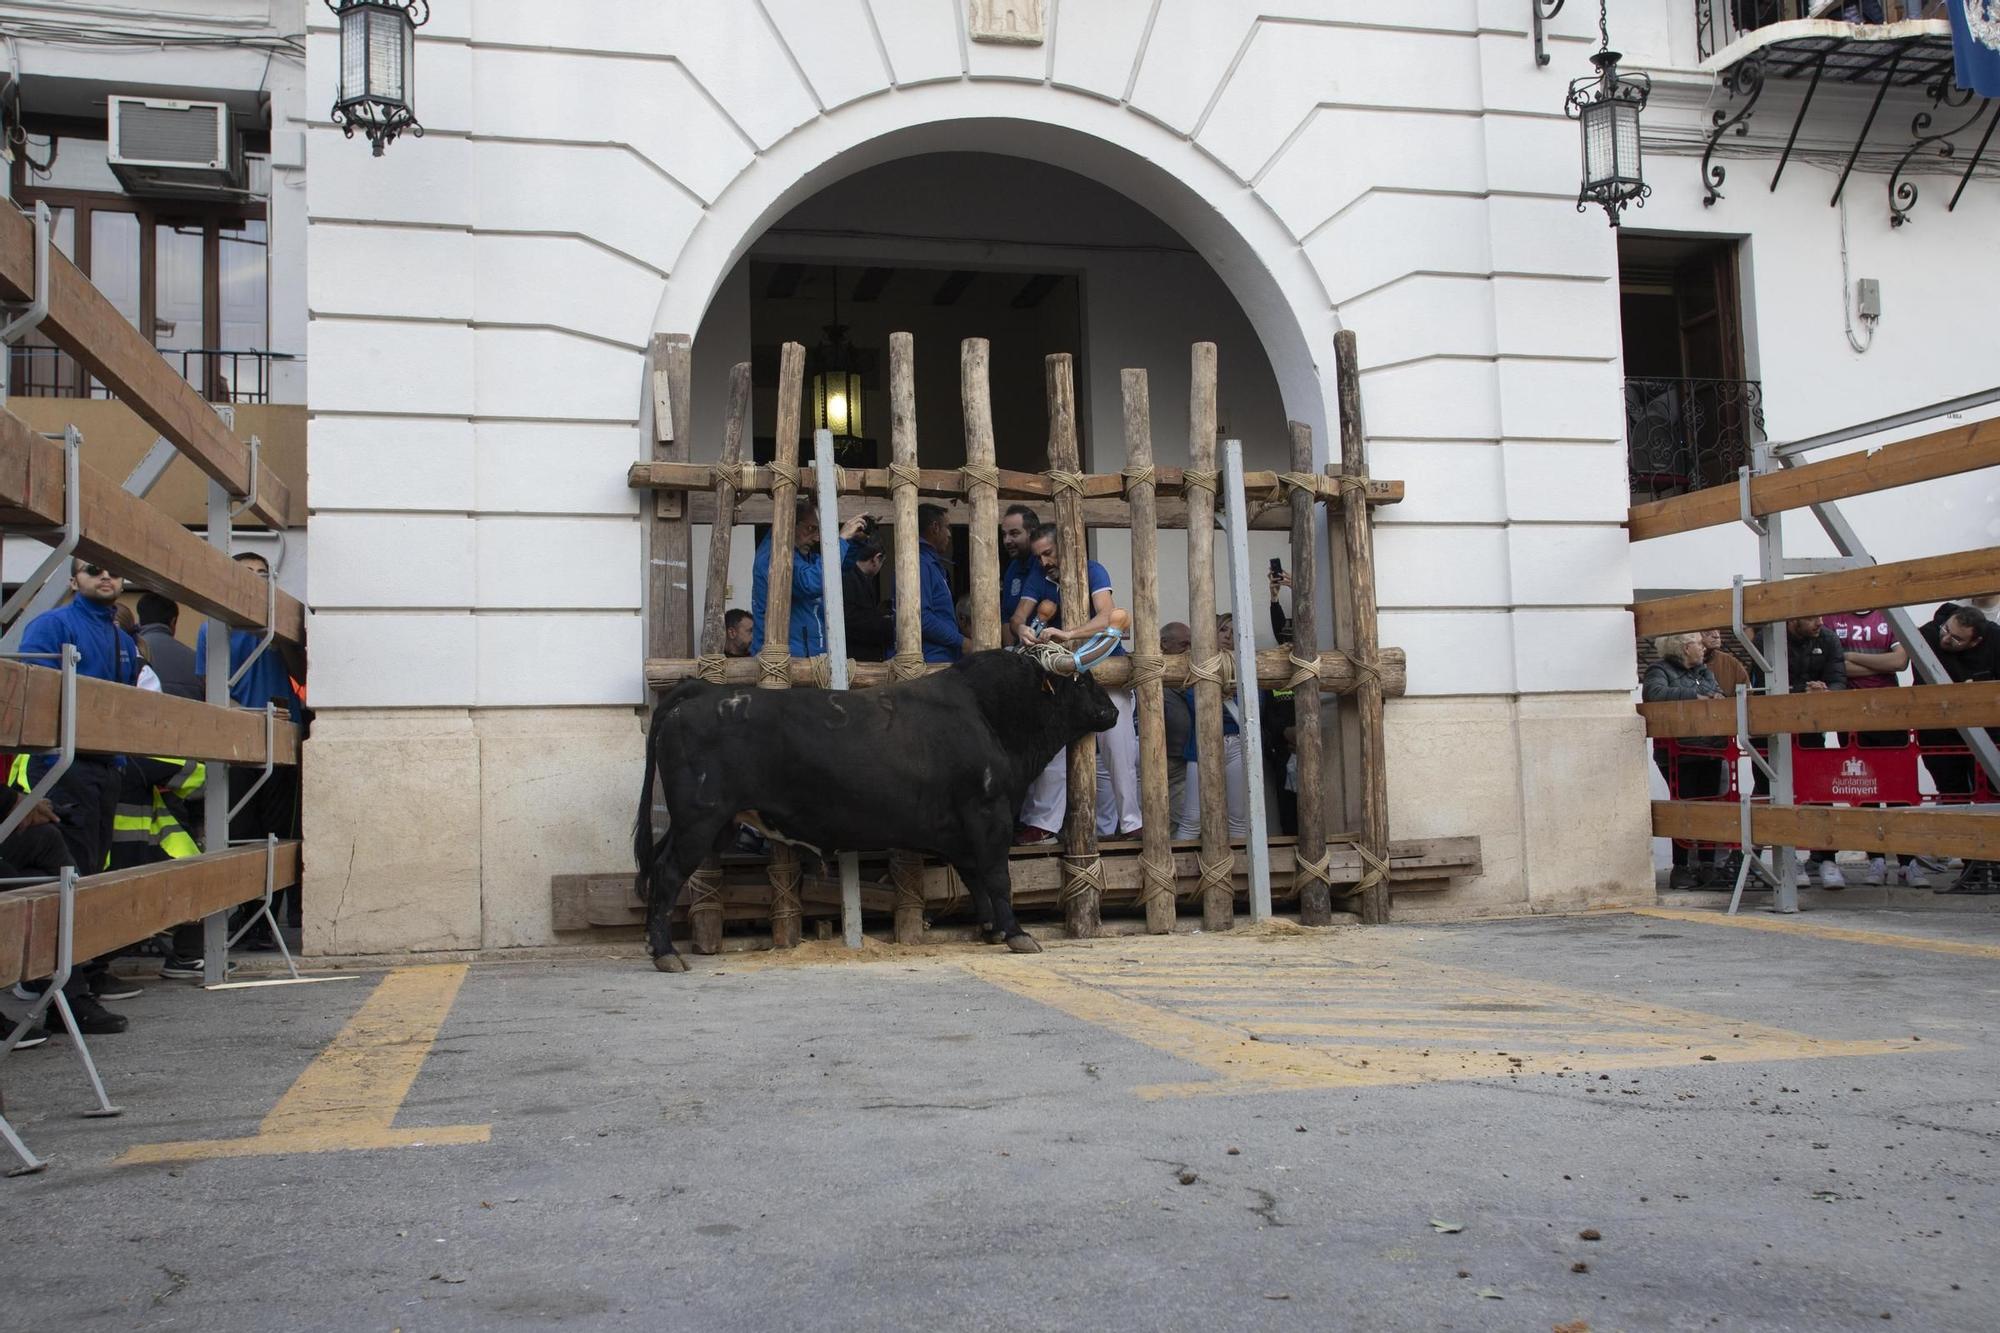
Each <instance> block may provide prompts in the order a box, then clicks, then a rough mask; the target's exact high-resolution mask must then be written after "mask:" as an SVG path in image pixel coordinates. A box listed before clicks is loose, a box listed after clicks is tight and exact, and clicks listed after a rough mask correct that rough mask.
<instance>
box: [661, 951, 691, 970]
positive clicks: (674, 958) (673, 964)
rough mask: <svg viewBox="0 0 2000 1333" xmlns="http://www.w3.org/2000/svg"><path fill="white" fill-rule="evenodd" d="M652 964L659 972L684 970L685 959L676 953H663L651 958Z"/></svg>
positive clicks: (685, 968)
mask: <svg viewBox="0 0 2000 1333" xmlns="http://www.w3.org/2000/svg"><path fill="white" fill-rule="evenodd" d="M653 966H654V967H655V968H656V969H658V970H659V971H661V972H685V971H687V970H688V965H687V959H685V958H683V957H681V956H680V955H679V954H677V953H663V954H660V955H658V956H656V957H655V958H654V959H653Z"/></svg>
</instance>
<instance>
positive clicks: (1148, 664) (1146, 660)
mask: <svg viewBox="0 0 2000 1333" xmlns="http://www.w3.org/2000/svg"><path fill="white" fill-rule="evenodd" d="M1127 658H1128V660H1129V661H1130V662H1131V663H1132V688H1133V689H1135V690H1136V689H1138V688H1139V687H1140V686H1141V685H1158V684H1161V683H1162V682H1164V681H1165V680H1166V678H1167V659H1166V655H1165V654H1163V653H1129V654H1127Z"/></svg>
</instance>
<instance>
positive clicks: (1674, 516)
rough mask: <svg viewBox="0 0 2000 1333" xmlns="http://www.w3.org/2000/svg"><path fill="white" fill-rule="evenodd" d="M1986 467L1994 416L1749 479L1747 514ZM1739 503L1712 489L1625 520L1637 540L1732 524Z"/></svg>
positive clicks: (1997, 440) (1993, 443)
mask: <svg viewBox="0 0 2000 1333" xmlns="http://www.w3.org/2000/svg"><path fill="white" fill-rule="evenodd" d="M1986 467H2000V418H1993V419H1989V420H1986V421H1977V422H1974V423H1972V424H1971V425H1969V426H1953V427H1951V428H1950V429H1948V430H1940V431H1933V432H1931V433H1930V434H1929V435H1920V436H1918V437H1917V438H1916V439H1913V440H1903V441H1900V442H1899V443H1896V444H1885V445H1883V446H1882V447H1881V448H1879V449H1868V450H1863V451H1862V452H1860V453H1853V454H1843V455H1841V456H1840V457H1838V458H1829V459H1826V460H1824V461H1823V462H1818V463H1807V464H1804V465H1803V466H1801V467H1793V468H1785V469H1782V470H1780V471H1777V472H1772V473H1767V474H1766V475H1764V476H1761V477H1753V478H1751V481H1750V512H1751V513H1753V514H1776V513H1781V512H1783V511H1784V510H1787V509H1803V508H1805V507H1807V506H1808V505H1816V504H1825V503H1826V502H1827V501H1829V500H1844V499H1847V498H1848V497H1850V496H1855V495H1868V494H1871V493H1872V492H1875V491H1881V490H1888V489H1889V488H1891V487H1895V486H1908V485H1911V484H1913V483H1915V482H1920V481H1935V480H1937V479H1938V478H1940V477H1955V476H1958V475H1959V474H1961V473H1965V472H1973V471H1977V470H1978V469H1980V468H1986ZM1741 504H1742V501H1741V499H1740V498H1739V496H1738V494H1737V488H1736V487H1735V486H1733V485H1731V486H1712V487H1709V488H1708V489H1706V490H1699V491H1694V492H1692V493H1690V494H1688V495H1676V496H1674V497H1673V498H1671V499H1667V500H1654V501H1652V502H1651V503H1648V504H1639V505H1633V506H1632V508H1631V511H1630V513H1629V515H1628V517H1627V520H1626V524H1627V528H1628V530H1629V533H1630V536H1631V539H1632V540H1633V541H1635V542H1636V541H1644V540H1645V539H1646V538H1648V537H1666V536H1670V535H1672V534H1674V533H1676V532H1693V531H1695V530H1696V529H1698V528H1712V527H1717V526H1720V525H1721V524H1724V523H1734V522H1737V521H1738V520H1739V519H1740V518H1741V516H1742V515H1741Z"/></svg>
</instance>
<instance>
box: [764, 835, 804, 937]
mask: <svg viewBox="0 0 2000 1333" xmlns="http://www.w3.org/2000/svg"><path fill="white" fill-rule="evenodd" d="M788 851H790V849H789V848H784V849H781V851H780V854H777V855H773V856H772V857H771V864H770V875H771V929H772V931H773V932H775V931H776V930H777V928H778V925H779V923H780V922H785V921H796V920H798V919H799V917H800V915H801V912H800V909H799V881H800V879H801V878H802V877H803V875H804V873H805V872H804V870H803V869H802V868H801V867H800V865H799V860H798V857H797V856H788V855H784V854H782V853H783V852H788Z"/></svg>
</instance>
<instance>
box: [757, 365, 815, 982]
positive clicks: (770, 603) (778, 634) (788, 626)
mask: <svg viewBox="0 0 2000 1333" xmlns="http://www.w3.org/2000/svg"><path fill="white" fill-rule="evenodd" d="M805 369H806V349H805V347H804V346H803V345H801V344H799V343H786V344H785V346H784V349H783V351H782V352H781V353H780V354H779V357H778V420H777V427H776V431H777V433H776V435H775V437H774V449H773V452H774V454H775V455H776V456H775V458H774V459H773V461H772V463H771V470H772V471H773V472H774V473H776V474H777V478H776V481H775V483H774V484H773V485H772V487H771V563H770V568H769V572H768V574H767V576H766V580H765V584H764V645H763V647H762V648H761V649H760V650H759V652H758V654H757V656H758V658H759V665H760V667H761V669H762V672H763V675H762V677H761V678H760V679H759V680H758V682H757V684H758V685H759V686H761V687H763V688H764V689H767V690H782V689H788V688H790V686H791V683H792V675H791V661H792V549H793V546H794V545H795V538H796V535H797V534H796V528H795V523H794V519H795V512H794V511H795V510H796V508H797V504H798V498H797V497H798V476H799V474H798V468H799V404H800V400H801V399H802V398H803V397H804V394H805ZM770 874H771V947H772V948H774V949H791V948H796V947H797V946H798V942H799V921H800V916H799V854H798V852H797V851H796V850H795V849H793V848H792V847H791V846H789V845H788V844H786V843H782V842H774V843H772V844H771V867H770Z"/></svg>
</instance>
